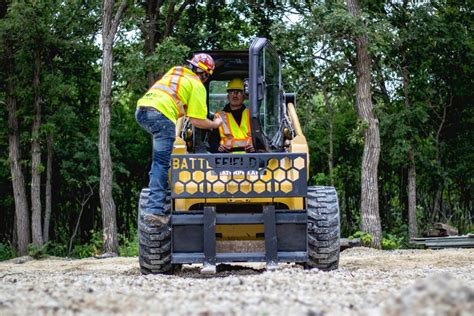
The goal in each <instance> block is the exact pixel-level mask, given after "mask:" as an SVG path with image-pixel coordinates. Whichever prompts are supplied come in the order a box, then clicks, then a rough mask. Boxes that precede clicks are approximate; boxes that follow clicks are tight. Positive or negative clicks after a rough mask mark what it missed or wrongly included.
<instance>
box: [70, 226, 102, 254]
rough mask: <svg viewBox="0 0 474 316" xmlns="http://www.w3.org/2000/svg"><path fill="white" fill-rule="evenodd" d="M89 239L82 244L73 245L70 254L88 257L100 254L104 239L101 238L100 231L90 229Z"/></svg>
mask: <svg viewBox="0 0 474 316" xmlns="http://www.w3.org/2000/svg"><path fill="white" fill-rule="evenodd" d="M90 232H91V235H92V237H91V239H90V240H89V242H88V243H86V244H84V245H75V246H74V248H73V250H72V253H71V256H72V257H74V258H88V257H92V256H97V255H99V254H100V251H101V249H102V246H103V245H104V241H103V239H102V231H94V230H91V231H90Z"/></svg>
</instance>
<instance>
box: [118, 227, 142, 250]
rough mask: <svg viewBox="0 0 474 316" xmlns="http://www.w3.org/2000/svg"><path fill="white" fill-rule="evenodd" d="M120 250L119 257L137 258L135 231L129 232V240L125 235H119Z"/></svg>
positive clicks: (136, 236)
mask: <svg viewBox="0 0 474 316" xmlns="http://www.w3.org/2000/svg"><path fill="white" fill-rule="evenodd" d="M119 240H120V248H119V255H120V256H121V257H136V256H138V232H137V231H136V229H131V230H130V239H129V238H127V237H126V236H125V235H123V234H121V235H119Z"/></svg>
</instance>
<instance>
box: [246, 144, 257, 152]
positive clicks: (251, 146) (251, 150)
mask: <svg viewBox="0 0 474 316" xmlns="http://www.w3.org/2000/svg"><path fill="white" fill-rule="evenodd" d="M245 152H247V153H254V152H255V148H253V145H252V144H248V145H247V146H245Z"/></svg>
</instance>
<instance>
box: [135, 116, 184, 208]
mask: <svg viewBox="0 0 474 316" xmlns="http://www.w3.org/2000/svg"><path fill="white" fill-rule="evenodd" d="M135 119H136V120H137V123H138V124H139V125H140V126H141V127H142V128H143V129H144V130H145V131H147V132H148V133H150V134H151V135H152V136H153V157H152V163H151V169H150V173H149V176H150V183H149V185H148V187H149V188H150V195H149V196H148V202H147V204H146V206H145V209H144V212H145V213H152V214H158V215H169V214H165V201H166V191H167V190H168V169H169V167H170V160H171V152H172V150H173V143H174V140H175V137H176V136H175V130H176V126H175V124H174V123H173V122H171V121H170V120H169V119H168V118H167V117H166V116H164V115H163V114H162V113H161V112H159V111H157V110H154V109H150V108H147V109H146V110H143V109H142V108H138V109H137V111H136V112H135Z"/></svg>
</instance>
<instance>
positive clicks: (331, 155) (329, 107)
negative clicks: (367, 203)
mask: <svg viewBox="0 0 474 316" xmlns="http://www.w3.org/2000/svg"><path fill="white" fill-rule="evenodd" d="M323 97H324V103H325V104H326V109H327V110H328V138H329V153H328V167H329V177H330V178H331V185H332V186H334V176H333V169H334V144H333V133H334V132H333V124H334V122H333V121H334V109H333V108H332V104H331V102H330V101H329V96H328V87H327V85H326V84H324V85H323Z"/></svg>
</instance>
